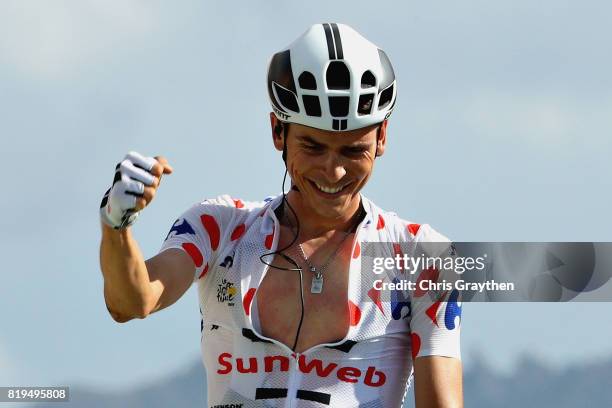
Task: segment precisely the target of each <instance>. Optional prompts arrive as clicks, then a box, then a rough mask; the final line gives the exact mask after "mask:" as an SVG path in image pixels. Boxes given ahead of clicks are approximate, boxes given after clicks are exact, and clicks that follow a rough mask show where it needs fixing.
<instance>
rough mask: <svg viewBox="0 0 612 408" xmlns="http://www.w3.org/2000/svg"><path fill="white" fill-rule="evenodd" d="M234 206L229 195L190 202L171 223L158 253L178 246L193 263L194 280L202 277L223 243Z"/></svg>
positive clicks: (219, 251)
mask: <svg viewBox="0 0 612 408" xmlns="http://www.w3.org/2000/svg"><path fill="white" fill-rule="evenodd" d="M236 206H237V204H236V202H235V201H234V200H232V199H231V198H230V197H229V196H220V197H218V198H216V199H209V200H205V201H203V202H200V203H198V204H195V205H193V206H192V207H191V208H189V209H188V210H187V211H185V212H183V214H181V215H180V216H179V218H178V219H177V220H176V221H175V222H174V224H172V227H171V228H170V231H169V232H168V235H167V236H166V238H165V240H164V242H163V244H162V246H161V249H160V250H159V253H161V252H163V251H165V250H167V249H170V248H179V249H182V250H183V251H185V252H186V253H187V254H188V255H189V256H190V257H191V259H192V260H193V263H194V265H195V271H194V278H193V279H194V282H195V281H197V280H198V279H200V278H203V277H204V276H205V275H206V273H207V272H208V270H209V269H211V268H212V267H213V265H214V264H215V262H216V260H217V257H218V254H219V253H221V252H222V249H223V248H224V246H225V245H226V241H227V236H228V234H227V231H228V230H229V229H230V228H231V225H232V222H233V221H234V218H235V212H236V211H235V210H236Z"/></svg>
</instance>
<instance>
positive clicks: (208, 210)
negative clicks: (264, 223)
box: [186, 194, 270, 218]
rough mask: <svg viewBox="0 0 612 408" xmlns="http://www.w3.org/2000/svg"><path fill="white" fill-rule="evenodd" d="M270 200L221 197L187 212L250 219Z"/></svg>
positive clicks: (201, 202) (204, 201)
mask: <svg viewBox="0 0 612 408" xmlns="http://www.w3.org/2000/svg"><path fill="white" fill-rule="evenodd" d="M269 202H270V200H268V199H266V200H263V201H247V200H243V199H241V198H236V197H232V196H230V195H228V194H223V195H219V196H217V197H215V198H207V199H205V200H202V201H199V202H197V203H195V204H193V205H192V206H191V207H190V208H189V209H187V211H186V212H188V213H192V214H197V215H200V216H202V215H210V216H221V217H224V218H225V217H228V216H229V217H232V218H233V217H236V216H237V217H248V216H249V215H250V214H251V213H256V214H259V212H260V211H261V210H262V209H263V208H264V207H265V206H266V204H268V203H269Z"/></svg>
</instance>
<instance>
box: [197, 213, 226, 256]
mask: <svg viewBox="0 0 612 408" xmlns="http://www.w3.org/2000/svg"><path fill="white" fill-rule="evenodd" d="M200 220H201V221H202V225H203V226H204V229H205V230H206V232H208V236H209V237H210V247H211V248H212V250H213V251H216V250H217V248H218V247H219V238H220V237H221V231H219V224H217V221H216V220H215V218H214V217H213V216H212V215H208V214H203V215H202V216H201V217H200Z"/></svg>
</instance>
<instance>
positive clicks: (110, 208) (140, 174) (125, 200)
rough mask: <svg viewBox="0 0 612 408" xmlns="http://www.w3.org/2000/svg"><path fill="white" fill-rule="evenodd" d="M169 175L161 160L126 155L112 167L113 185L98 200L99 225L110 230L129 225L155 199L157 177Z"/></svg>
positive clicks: (159, 178)
mask: <svg viewBox="0 0 612 408" xmlns="http://www.w3.org/2000/svg"><path fill="white" fill-rule="evenodd" d="M170 173H172V167H170V165H169V164H168V161H167V160H166V159H165V158H163V157H161V156H156V157H144V156H142V155H141V154H139V153H136V152H129V153H128V154H127V155H126V156H125V158H124V159H123V160H122V161H121V163H119V164H117V166H116V167H115V178H114V179H113V185H112V186H111V188H109V189H108V191H106V193H105V194H104V197H103V198H102V203H101V204H100V218H101V219H102V222H104V223H105V224H106V225H108V226H110V227H112V228H114V229H121V228H126V227H128V226H130V225H132V224H133V223H134V221H136V218H137V217H138V213H139V212H140V211H141V210H142V209H143V208H145V207H146V206H147V205H149V203H150V202H151V200H153V197H155V192H156V191H157V188H158V187H159V182H160V180H161V176H162V175H163V174H170Z"/></svg>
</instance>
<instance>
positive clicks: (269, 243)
mask: <svg viewBox="0 0 612 408" xmlns="http://www.w3.org/2000/svg"><path fill="white" fill-rule="evenodd" d="M273 242H274V228H272V233H271V234H270V235H266V241H265V245H266V248H268V249H272V243H273Z"/></svg>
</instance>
